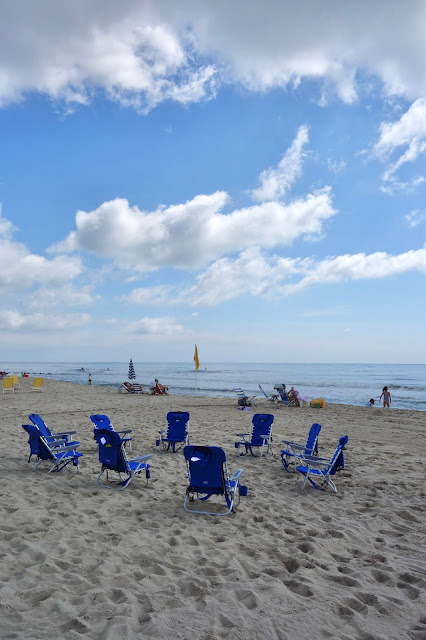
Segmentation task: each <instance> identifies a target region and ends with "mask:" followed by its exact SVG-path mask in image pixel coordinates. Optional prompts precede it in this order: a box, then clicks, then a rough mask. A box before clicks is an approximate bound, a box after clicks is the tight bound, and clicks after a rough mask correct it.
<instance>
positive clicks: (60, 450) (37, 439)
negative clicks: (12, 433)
mask: <svg viewBox="0 0 426 640" xmlns="http://www.w3.org/2000/svg"><path fill="white" fill-rule="evenodd" d="M22 428H23V429H25V431H26V432H27V433H28V435H29V440H28V444H29V445H30V457H29V458H28V462H30V460H31V457H32V456H33V455H35V456H37V460H38V462H37V464H36V465H35V467H34V469H35V470H36V471H37V470H38V467H39V465H40V464H41V463H42V462H51V463H52V466H51V467H50V469H49V471H48V472H47V473H52V471H62V469H64V468H65V467H66V468H67V469H68V471H72V469H71V468H68V465H69V464H70V462H72V466H73V467H75V471H74V473H79V467H78V459H79V458H81V456H82V455H83V454H82V453H80V452H79V451H77V449H78V447H79V445H80V443H79V442H72V443H70V444H64V441H63V440H62V439H61V440H53V441H49V442H48V441H47V440H46V438H45V437H44V436H43V435H42V434H41V433H40V430H39V429H38V428H37V427H36V426H35V425H33V424H23V425H22Z"/></svg>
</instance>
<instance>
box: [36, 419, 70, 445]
mask: <svg viewBox="0 0 426 640" xmlns="http://www.w3.org/2000/svg"><path fill="white" fill-rule="evenodd" d="M28 417H29V419H30V420H31V422H32V423H33V424H34V425H35V426H36V427H37V429H38V430H39V431H40V433H41V435H42V436H43V438H45V439H46V442H53V441H54V440H56V441H58V440H62V441H63V442H62V444H70V440H71V438H70V436H72V435H74V434H75V433H77V432H76V431H61V432H55V433H52V432H51V430H50V429H49V427H48V426H47V424H46V423H45V421H44V420H43V418H42V417H41V416H39V415H38V413H32V414H31V415H29V416H28Z"/></svg>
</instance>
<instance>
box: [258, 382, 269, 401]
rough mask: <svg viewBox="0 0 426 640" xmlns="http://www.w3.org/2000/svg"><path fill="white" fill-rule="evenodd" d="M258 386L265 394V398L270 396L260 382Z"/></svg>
mask: <svg viewBox="0 0 426 640" xmlns="http://www.w3.org/2000/svg"><path fill="white" fill-rule="evenodd" d="M257 386H258V387H259V389H260V390H261V392H262V393H263V395H264V396H265V398H268V397H269V396H268V394H267V393H266V392H265V391H264V390H263V387H262V386H261V385H260V384H258V385H257Z"/></svg>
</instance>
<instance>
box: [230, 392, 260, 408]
mask: <svg viewBox="0 0 426 640" xmlns="http://www.w3.org/2000/svg"><path fill="white" fill-rule="evenodd" d="M233 391H234V392H235V393H236V394H237V396H238V406H239V407H241V408H243V409H245V408H246V407H251V406H252V405H254V406H255V405H256V396H248V395H247V394H246V393H245V392H244V391H243V390H242V389H241V388H239V387H238V388H237V389H233Z"/></svg>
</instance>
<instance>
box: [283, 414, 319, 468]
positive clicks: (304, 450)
mask: <svg viewBox="0 0 426 640" xmlns="http://www.w3.org/2000/svg"><path fill="white" fill-rule="evenodd" d="M320 431H321V425H320V424H318V423H316V422H315V423H314V424H313V425H312V427H311V428H310V429H309V434H308V439H307V440H306V444H305V445H303V444H297V443H296V442H291V440H282V442H283V443H284V444H285V445H287V449H281V462H282V463H283V466H284V469H285V470H286V471H288V472H289V473H294V472H295V471H296V465H297V464H298V461H297V458H298V457H299V456H300V455H308V456H309V455H311V456H316V455H318V435H319V432H320ZM291 463H293V469H291V468H290V464H291Z"/></svg>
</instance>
